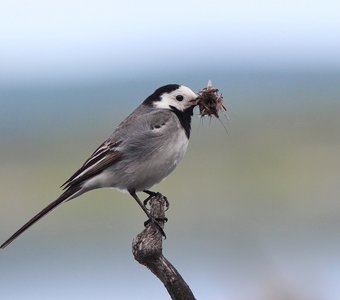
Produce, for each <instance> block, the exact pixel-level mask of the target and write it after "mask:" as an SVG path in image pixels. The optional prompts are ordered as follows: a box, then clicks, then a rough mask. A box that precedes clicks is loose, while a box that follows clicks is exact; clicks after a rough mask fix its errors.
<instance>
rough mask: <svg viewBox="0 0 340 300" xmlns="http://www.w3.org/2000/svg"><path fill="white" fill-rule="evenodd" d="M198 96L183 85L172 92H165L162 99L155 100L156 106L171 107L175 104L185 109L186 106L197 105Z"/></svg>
mask: <svg viewBox="0 0 340 300" xmlns="http://www.w3.org/2000/svg"><path fill="white" fill-rule="evenodd" d="M197 96H198V95H197V94H196V93H194V92H193V91H192V90H191V89H189V88H188V87H186V86H184V85H181V86H180V87H179V88H178V89H176V90H174V91H172V92H171V93H164V94H163V95H162V96H161V100H160V101H156V102H154V107H156V108H165V109H170V108H171V106H173V107H175V108H177V109H178V110H180V111H184V110H185V109H186V108H189V107H191V106H194V105H196V103H195V99H196V98H197Z"/></svg>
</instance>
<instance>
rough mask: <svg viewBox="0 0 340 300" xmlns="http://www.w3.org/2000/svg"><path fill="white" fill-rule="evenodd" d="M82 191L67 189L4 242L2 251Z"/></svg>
mask: <svg viewBox="0 0 340 300" xmlns="http://www.w3.org/2000/svg"><path fill="white" fill-rule="evenodd" d="M80 190H81V187H79V186H77V187H70V188H69V189H67V190H66V191H65V192H64V193H62V194H61V195H60V196H59V198H58V199H57V200H55V201H53V202H52V203H51V204H49V205H48V206H47V207H45V208H44V209H43V210H42V211H41V212H39V213H38V214H37V215H35V216H34V217H33V218H32V219H31V220H29V221H28V222H27V223H26V224H25V225H23V226H22V227H21V228H20V229H19V230H18V231H16V232H15V233H14V234H13V235H12V236H11V237H10V238H9V239H8V240H7V241H6V242H4V243H3V244H2V245H1V246H0V249H4V248H5V247H7V246H8V245H9V244H10V243H12V242H13V241H14V240H15V239H16V238H17V237H18V236H19V235H21V234H22V233H23V232H24V231H26V230H27V229H28V228H30V227H31V226H32V225H33V224H35V223H36V222H38V221H39V220H40V219H41V218H42V217H44V216H45V215H47V214H48V213H49V212H51V211H52V210H54V209H55V208H56V207H57V206H59V205H60V204H61V203H63V202H65V201H68V200H71V199H72V198H74V197H76V196H78V195H79V194H78V192H79V191H80Z"/></svg>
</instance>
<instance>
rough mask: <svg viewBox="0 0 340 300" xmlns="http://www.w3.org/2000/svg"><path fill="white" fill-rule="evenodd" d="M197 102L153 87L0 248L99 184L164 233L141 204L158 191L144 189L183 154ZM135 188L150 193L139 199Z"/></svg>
mask: <svg viewBox="0 0 340 300" xmlns="http://www.w3.org/2000/svg"><path fill="white" fill-rule="evenodd" d="M197 104H198V95H197V94H196V93H195V92H194V91H192V90H191V89H190V88H188V87H186V86H184V85H179V84H167V85H164V86H162V87H160V88H158V89H156V90H155V91H154V92H153V93H152V94H151V95H150V96H148V97H147V98H146V99H145V100H144V101H143V102H142V103H141V104H140V105H139V106H138V107H137V108H136V109H135V110H134V111H133V112H132V113H131V114H130V115H128V116H127V117H126V118H125V119H124V120H123V121H122V122H121V123H120V124H119V125H118V127H117V128H116V129H115V130H114V131H113V133H112V134H111V135H110V136H109V137H108V138H107V139H106V140H105V141H104V142H103V143H102V144H101V145H100V146H99V147H98V148H97V149H96V150H95V151H94V152H93V154H92V155H91V156H90V157H89V158H88V159H87V160H86V161H85V162H84V164H83V165H82V166H81V167H80V168H79V169H78V170H77V171H76V172H75V173H74V174H73V175H72V176H71V177H70V178H69V179H68V180H67V181H66V182H65V183H64V184H63V185H62V186H61V187H62V188H63V193H62V194H61V195H60V196H59V197H58V198H57V199H56V200H55V201H53V202H52V203H50V204H49V205H48V206H47V207H45V208H44V209H43V210H41V211H40V212H39V213H38V214H37V215H35V216H34V217H33V218H32V219H30V220H29V221H28V222H27V223H26V224H24V225H23V226H22V227H21V228H20V229H19V230H17V231H16V232H15V233H14V234H13V235H12V236H11V237H10V238H8V239H7V240H6V241H5V242H4V243H3V244H2V245H1V246H0V249H4V248H5V247H7V246H8V245H9V244H10V243H12V242H13V240H15V239H16V238H17V237H18V236H19V235H21V234H22V233H23V232H24V231H26V230H27V229H28V228H30V227H31V226H32V225H33V224H35V223H36V222H37V221H39V220H40V219H41V218H42V217H44V216H45V215H47V214H48V213H50V212H51V211H53V210H54V209H55V208H57V207H58V206H59V205H61V204H62V203H65V202H68V201H70V200H72V199H74V198H76V197H78V196H80V195H82V194H84V193H86V192H88V191H91V190H94V189H98V188H117V189H118V190H121V191H125V192H126V191H127V192H128V193H129V194H130V195H131V196H132V197H133V198H134V199H135V200H136V202H137V203H138V205H139V206H140V207H141V208H142V209H143V211H144V212H145V214H146V215H147V217H148V220H149V221H151V222H153V223H155V224H156V225H158V227H159V229H160V231H161V233H162V234H163V235H164V236H165V234H164V232H163V231H162V229H161V227H160V226H159V224H158V222H157V220H155V219H153V217H152V216H151V215H150V213H149V211H148V209H147V208H146V206H145V204H146V201H147V200H148V199H149V198H150V197H152V196H154V195H155V194H157V193H155V192H153V191H151V190H149V189H150V188H151V187H152V186H154V185H155V184H158V183H159V182H161V181H162V180H163V179H164V178H166V177H167V176H168V175H169V174H170V173H171V172H172V171H173V170H174V169H175V168H176V166H177V165H178V163H179V162H180V161H181V160H182V158H183V156H184V154H185V153H186V150H187V148H188V143H189V138H190V132H191V119H192V116H193V110H194V108H195V106H196V105H197ZM138 192H144V193H146V194H148V195H149V197H148V198H146V200H144V202H143V203H142V201H141V200H140V198H139V196H138V195H137V193H138Z"/></svg>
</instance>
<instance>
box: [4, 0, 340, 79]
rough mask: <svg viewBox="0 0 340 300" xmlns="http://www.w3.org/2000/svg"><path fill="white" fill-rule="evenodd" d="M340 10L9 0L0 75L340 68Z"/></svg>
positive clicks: (283, 4)
mask: <svg viewBox="0 0 340 300" xmlns="http://www.w3.org/2000/svg"><path fill="white" fill-rule="evenodd" d="M339 12H340V2H339V1H292V0H288V1H250V0H248V1H246V0H243V1H206V2H202V1H177V0H176V1H171V2H169V3H165V2H161V1H122V2H115V1H105V0H99V1H79V0H71V1H66V0H61V1H53V2H52V1H39V0H32V1H18V0H12V1H6V2H3V3H1V9H0V51H1V52H0V76H1V79H0V80H3V81H13V80H14V81H15V80H25V79H27V78H36V79H40V80H43V79H44V78H49V77H50V78H54V77H56V78H59V77H60V78H62V77H65V78H69V77H79V76H80V77H81V76H84V74H87V76H91V75H90V74H93V76H101V74H106V73H112V72H114V70H116V72H117V74H125V73H126V74H129V73H131V72H135V71H138V70H139V71H141V72H143V70H145V69H148V70H155V71H157V70H158V71H159V70H161V69H164V68H169V69H171V68H173V69H174V70H177V69H178V68H181V67H182V66H187V67H190V66H194V65H195V64H196V65H197V63H198V62H200V63H202V62H203V64H204V63H206V64H216V65H222V66H223V65H230V64H236V65H238V64H239V65H245V66H258V65H260V66H261V65H265V66H276V65H278V66H280V65H281V66H285V65H287V64H288V65H292V66H302V67H304V66H316V67H320V66H321V67H322V66H326V67H331V68H334V67H335V68H338V67H340V54H339V53H340V51H339V49H340V17H339ZM117 76H118V75H117Z"/></svg>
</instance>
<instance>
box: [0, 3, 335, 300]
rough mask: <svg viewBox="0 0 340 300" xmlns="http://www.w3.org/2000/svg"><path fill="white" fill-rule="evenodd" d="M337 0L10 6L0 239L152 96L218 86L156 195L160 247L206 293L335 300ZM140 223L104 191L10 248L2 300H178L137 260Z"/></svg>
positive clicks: (5, 33)
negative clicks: (217, 104)
mask: <svg viewBox="0 0 340 300" xmlns="http://www.w3.org/2000/svg"><path fill="white" fill-rule="evenodd" d="M339 11H340V4H339V2H338V1H321V0H320V1H292V0H288V1H266V0H263V1H250V0H243V1H209V2H198V1H177V0H175V1H171V3H168V4H165V3H163V2H160V1H141V2H137V1H124V2H123V1H119V2H115V1H105V0H98V1H75V0H72V1H65V0H60V1H57V2H56V1H55V2H51V1H47V2H46V1H39V0H32V1H29V2H24V1H17V0H13V1H7V2H4V3H2V4H1V10H0V141H1V143H0V145H1V146H0V149H1V150H0V166H1V167H0V182H1V184H0V185H1V188H0V207H1V210H0V241H1V242H3V241H4V240H5V239H7V238H8V237H9V235H11V234H12V233H13V232H14V231H15V230H17V229H18V228H19V227H20V226H21V225H23V223H24V222H26V221H27V220H28V219H29V218H31V217H32V216H33V215H34V214H36V213H37V212H38V211H40V210H41V209H42V208H44V207H45V206H46V205H47V204H48V203H50V202H51V201H53V200H54V199H55V198H56V197H58V195H59V194H60V189H59V188H58V187H59V186H60V185H61V184H62V183H63V182H64V181H65V180H66V179H67V178H68V177H69V176H70V175H72V173H73V172H74V171H75V170H76V169H77V168H78V167H80V166H81V164H82V163H83V162H84V160H85V159H86V158H87V157H88V156H89V155H90V154H91V153H92V151H93V150H94V149H96V147H97V146H98V145H99V144H100V143H101V142H102V141H103V140H104V139H105V138H107V137H108V135H109V134H110V133H111V132H112V130H113V129H114V128H115V127H116V126H117V125H118V124H119V122H120V121H121V120H122V119H123V118H124V117H125V116H126V115H127V114H128V113H129V112H131V111H132V110H133V109H134V108H135V107H136V106H137V105H138V104H139V103H140V102H141V101H142V100H144V99H145V98H146V97H147V96H148V95H149V94H150V93H152V92H153V91H154V90H155V89H156V88H158V87H160V86H162V85H164V84H167V83H181V84H185V85H187V86H189V87H191V88H192V89H193V90H195V91H199V90H200V89H202V88H203V87H204V86H205V85H206V83H207V81H208V79H211V80H212V81H213V84H214V85H215V86H216V87H218V88H219V89H220V91H221V92H222V93H223V95H224V100H225V104H226V106H227V107H228V115H229V120H228V119H227V118H226V117H225V116H222V117H221V120H220V121H218V120H216V119H212V120H209V118H207V119H200V117H199V116H198V112H197V111H196V116H195V118H194V120H193V126H192V127H193V128H192V129H193V130H192V137H191V142H190V146H189V150H188V153H187V155H186V157H185V158H184V160H183V161H182V163H181V164H180V166H179V167H178V168H177V170H176V171H175V172H174V173H173V174H172V175H171V176H170V177H168V178H167V179H166V180H165V181H163V182H162V183H161V184H159V185H157V186H155V187H154V190H156V191H159V192H162V193H163V194H164V195H166V196H167V197H168V199H169V200H170V202H171V206H170V210H169V211H168V215H167V216H168V218H169V222H168V223H167V224H166V233H167V236H168V238H167V239H166V240H165V241H164V254H165V256H166V257H167V258H168V259H169V260H170V261H171V262H173V264H174V265H175V266H176V267H177V268H178V270H179V271H180V273H181V274H182V275H183V277H184V278H185V280H186V281H187V283H188V284H189V285H190V287H191V288H192V290H193V292H194V294H195V296H196V297H197V299H214V300H225V299H228V300H229V299H236V300H307V299H308V300H337V299H339V297H340V254H339V253H340V238H339V226H340V202H339V194H340V184H339V182H340V133H339V132H340V117H339V114H340V101H339V99H340V51H339V50H340V35H339V29H340V18H339ZM144 221H145V216H144V214H143V213H142V211H141V210H140V209H139V207H138V206H137V205H136V203H135V202H134V201H133V199H132V198H131V197H130V196H129V195H127V194H123V193H120V192H118V191H114V190H97V191H93V192H89V193H87V194H86V195H83V196H81V197H80V198H77V199H76V200H74V201H71V202H69V203H67V204H64V205H62V206H61V207H59V208H58V209H57V210H55V211H54V212H53V213H51V214H50V215H48V216H47V217H46V218H44V219H42V220H41V221H40V222H39V223H37V224H36V225H35V226H34V227H32V228H31V229H30V230H29V231H27V232H26V233H25V234H24V235H22V236H21V237H20V238H19V239H17V240H16V241H15V242H14V243H13V244H11V245H10V246H9V247H8V248H6V249H5V250H4V251H1V253H0V269H1V272H0V287H1V297H2V298H3V299H7V300H11V299H13V300H14V299H15V300H18V299H25V300H26V299H149V300H150V299H168V298H169V297H168V294H167V292H166V290H165V288H164V287H163V286H162V284H161V283H160V282H159V281H158V279H156V278H155V277H154V276H153V275H152V274H151V273H150V272H149V271H148V270H147V269H146V268H144V267H143V266H141V265H138V264H137V262H135V261H134V259H133V256H132V253H131V242H132V239H133V237H134V236H135V235H136V234H137V233H138V232H140V231H141V230H142V228H143V222H144Z"/></svg>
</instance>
